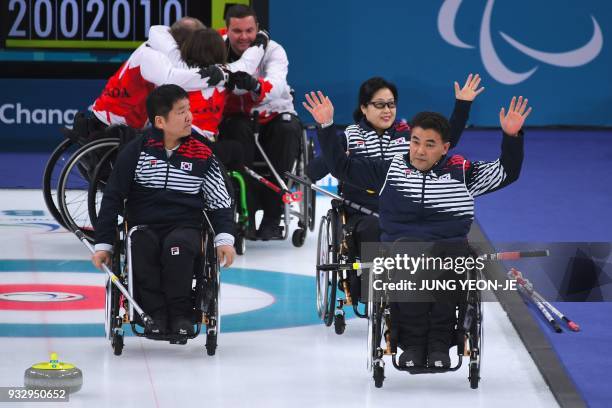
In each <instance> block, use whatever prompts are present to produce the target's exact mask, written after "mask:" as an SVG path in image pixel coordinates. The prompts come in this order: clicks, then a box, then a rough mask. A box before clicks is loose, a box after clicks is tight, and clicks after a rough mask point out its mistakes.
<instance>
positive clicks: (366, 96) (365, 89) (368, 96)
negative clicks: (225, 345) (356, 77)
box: [353, 77, 397, 122]
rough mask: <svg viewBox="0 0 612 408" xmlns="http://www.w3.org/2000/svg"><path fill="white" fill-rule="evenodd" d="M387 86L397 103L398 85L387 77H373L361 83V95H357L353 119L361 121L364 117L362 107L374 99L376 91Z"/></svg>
mask: <svg viewBox="0 0 612 408" xmlns="http://www.w3.org/2000/svg"><path fill="white" fill-rule="evenodd" d="M385 88H387V89H389V90H390V91H391V93H392V94H393V98H395V103H397V87H396V86H395V84H393V83H391V82H389V81H387V80H386V79H384V78H381V77H373V78H370V79H368V80H367V81H365V82H364V83H362V84H361V86H360V87H359V96H358V97H357V109H355V111H354V112H353V119H354V120H355V122H359V121H360V120H361V119H363V116H364V115H363V112H361V107H362V106H366V105H367V104H368V103H369V102H370V101H371V100H372V97H373V96H374V94H375V93H376V92H378V91H379V90H381V89H385Z"/></svg>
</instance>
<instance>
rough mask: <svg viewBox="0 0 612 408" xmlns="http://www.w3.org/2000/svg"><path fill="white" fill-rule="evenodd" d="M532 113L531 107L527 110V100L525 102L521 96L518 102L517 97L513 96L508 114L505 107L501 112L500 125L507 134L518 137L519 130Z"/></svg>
mask: <svg viewBox="0 0 612 408" xmlns="http://www.w3.org/2000/svg"><path fill="white" fill-rule="evenodd" d="M530 113H531V107H529V109H527V98H525V99H524V100H523V97H522V96H519V98H518V102H517V100H516V96H513V97H512V100H511V101H510V107H509V108H508V113H507V114H506V111H505V110H504V108H503V107H502V108H501V110H500V111H499V124H500V125H501V127H502V129H503V131H504V133H505V134H507V135H509V136H517V135H518V132H519V130H521V128H522V127H523V123H525V119H527V116H529V114H530Z"/></svg>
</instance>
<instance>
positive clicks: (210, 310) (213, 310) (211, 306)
mask: <svg viewBox="0 0 612 408" xmlns="http://www.w3.org/2000/svg"><path fill="white" fill-rule="evenodd" d="M206 218H207V219H208V217H206ZM209 228H210V230H209V231H207V234H206V236H205V242H204V248H205V252H204V259H205V260H206V264H205V269H204V277H205V280H206V281H207V282H208V284H209V285H212V295H211V296H210V299H208V300H207V302H206V306H205V307H206V310H205V311H204V313H205V314H206V316H207V318H208V322H207V323H206V344H205V347H206V354H207V355H209V356H214V355H215V353H216V350H217V336H218V334H219V331H220V328H221V315H220V314H219V296H220V294H221V280H220V275H219V271H220V267H219V262H218V260H217V253H216V251H215V246H214V236H213V235H212V233H211V231H212V226H210V225H209Z"/></svg>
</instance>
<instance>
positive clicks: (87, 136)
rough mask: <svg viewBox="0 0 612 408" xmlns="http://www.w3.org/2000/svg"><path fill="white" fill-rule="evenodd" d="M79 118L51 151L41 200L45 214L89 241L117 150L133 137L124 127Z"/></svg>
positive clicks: (134, 133)
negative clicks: (45, 210) (81, 234)
mask: <svg viewBox="0 0 612 408" xmlns="http://www.w3.org/2000/svg"><path fill="white" fill-rule="evenodd" d="M104 126H105V125H103V124H101V123H100V122H99V121H97V119H95V118H85V116H84V115H79V116H78V117H76V118H75V123H74V128H73V129H72V130H71V129H64V130H63V132H64V135H65V136H66V138H65V139H64V140H63V141H62V142H61V143H60V144H59V145H58V146H57V148H56V149H55V150H54V151H53V153H52V154H51V156H50V157H49V160H48V161H47V164H46V166H45V170H44V173H43V189H42V190H43V198H44V201H45V204H46V206H47V209H48V210H49V213H50V214H51V215H52V216H53V218H55V220H56V221H57V222H58V223H59V224H60V225H61V226H62V227H64V228H66V229H68V230H71V231H75V230H80V231H82V232H83V233H84V234H85V236H86V237H88V238H89V239H90V240H93V229H94V228H93V226H94V225H95V222H96V220H97V208H99V204H100V200H101V198H102V194H101V192H102V191H103V186H104V184H105V183H106V179H107V178H108V176H109V175H110V172H111V171H112V166H113V163H114V161H115V159H116V156H117V153H118V151H119V147H120V145H121V144H122V143H124V141H126V140H129V139H130V138H132V137H135V136H136V131H134V130H133V129H130V128H128V127H127V126H121V125H114V126H109V127H104Z"/></svg>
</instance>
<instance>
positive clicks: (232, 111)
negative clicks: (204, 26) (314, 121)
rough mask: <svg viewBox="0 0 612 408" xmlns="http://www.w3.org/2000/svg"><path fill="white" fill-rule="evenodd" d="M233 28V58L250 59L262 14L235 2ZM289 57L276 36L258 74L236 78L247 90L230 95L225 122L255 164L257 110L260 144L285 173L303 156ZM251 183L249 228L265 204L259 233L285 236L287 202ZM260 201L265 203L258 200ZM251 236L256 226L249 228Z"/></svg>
mask: <svg viewBox="0 0 612 408" xmlns="http://www.w3.org/2000/svg"><path fill="white" fill-rule="evenodd" d="M225 23H226V27H227V36H226V45H227V49H228V61H229V62H230V63H233V62H234V61H238V60H239V59H243V58H244V54H245V53H246V50H248V49H249V48H250V47H251V46H252V43H253V41H255V40H256V35H257V33H258V30H259V25H258V22H257V15H256V14H255V12H254V11H253V9H251V8H250V7H247V6H244V5H240V4H237V5H234V6H232V7H230V8H229V9H228V11H227V14H226V16H225ZM288 66H289V61H288V59H287V53H286V52H285V50H284V48H283V47H282V46H281V45H280V44H279V43H277V42H276V41H273V40H270V41H269V43H268V46H267V48H266V51H265V54H264V57H263V59H262V60H261V63H260V64H259V66H258V67H257V69H256V70H255V72H254V75H255V76H256V77H257V78H258V80H257V81H255V80H253V78H251V77H250V76H247V75H242V78H240V80H237V81H236V87H237V88H239V89H240V90H241V91H238V92H234V93H233V94H230V95H228V98H227V104H226V107H225V112H224V118H223V121H222V122H221V124H220V125H219V133H220V139H221V140H228V139H231V140H235V141H238V142H239V143H241V144H242V146H243V148H244V152H245V164H246V166H248V167H249V168H252V165H253V161H254V160H255V157H256V151H257V147H256V145H255V138H254V127H253V123H252V114H253V112H255V111H257V112H259V124H260V125H261V126H260V132H259V134H260V143H261V145H262V148H263V149H264V151H265V152H266V154H267V156H268V157H269V158H270V162H271V163H272V165H273V166H274V168H275V169H276V171H277V172H278V174H284V173H285V171H288V170H291V169H290V166H291V165H292V164H293V162H294V161H295V159H296V158H297V157H298V155H299V151H300V140H301V137H302V124H301V122H300V121H299V119H298V117H297V116H296V112H295V109H294V107H293V96H292V95H291V88H290V87H289V85H288V83H287V73H288ZM247 180H248V183H249V187H250V188H248V190H247V192H248V201H249V203H248V207H249V215H250V217H251V219H250V220H249V228H254V227H255V222H254V221H255V220H254V215H255V210H256V207H259V206H260V207H261V208H262V209H263V219H262V221H261V224H260V226H259V230H258V231H257V232H256V238H258V239H262V240H269V239H281V238H282V230H281V228H280V225H279V224H280V219H281V215H282V213H283V203H282V202H281V200H279V198H278V194H276V193H275V192H273V191H271V190H269V189H268V188H263V187H262V186H260V185H259V184H258V183H255V182H254V181H252V180H250V179H247ZM256 201H259V203H258V204H259V205H257V204H256ZM248 235H249V236H250V237H253V235H255V231H254V230H251V231H249V232H248Z"/></svg>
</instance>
